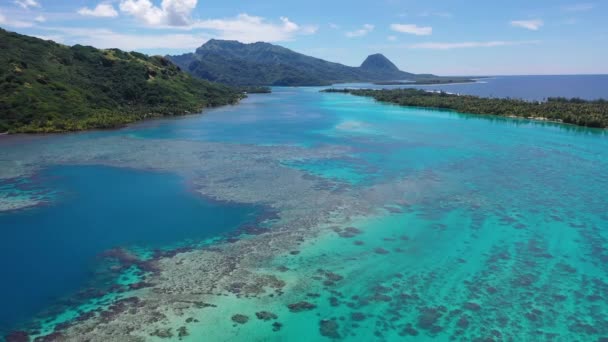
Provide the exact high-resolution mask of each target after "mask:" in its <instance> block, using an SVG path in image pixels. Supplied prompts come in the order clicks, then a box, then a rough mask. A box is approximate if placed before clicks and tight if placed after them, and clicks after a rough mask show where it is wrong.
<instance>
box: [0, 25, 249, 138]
mask: <svg viewBox="0 0 608 342" xmlns="http://www.w3.org/2000/svg"><path fill="white" fill-rule="evenodd" d="M241 97H242V95H241V94H240V93H239V92H237V91H235V90H233V89H232V88H229V87H227V86H223V85H218V84H213V83H210V82H208V81H204V80H200V79H196V78H193V77H191V76H190V75H188V74H187V73H184V72H182V71H181V70H180V68H179V67H177V66H176V65H174V64H173V63H171V61H169V60H168V59H166V58H164V57H160V56H154V57H148V56H146V55H143V54H140V53H136V52H124V51H121V50H118V49H109V50H98V49H95V48H92V47H87V46H81V45H75V46H72V47H68V46H64V45H60V44H56V43H54V42H51V41H44V40H41V39H38V38H34V37H29V36H24V35H20V34H17V33H12V32H8V31H5V30H2V29H0V132H5V131H9V132H62V131H73V130H84V129H91V128H111V127H117V126H120V125H123V124H125V123H128V122H132V121H135V120H140V119H144V118H149V117H156V116H164V115H180V114H185V113H188V112H198V111H200V110H201V109H202V108H204V107H211V106H219V105H225V104H231V103H235V102H237V101H238V100H239V99H240V98H241Z"/></svg>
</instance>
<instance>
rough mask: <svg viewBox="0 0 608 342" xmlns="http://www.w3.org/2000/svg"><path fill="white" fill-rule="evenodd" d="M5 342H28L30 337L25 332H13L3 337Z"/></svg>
mask: <svg viewBox="0 0 608 342" xmlns="http://www.w3.org/2000/svg"><path fill="white" fill-rule="evenodd" d="M4 340H5V341H6V342H29V341H30V336H29V335H28V333H26V332H25V331H13V332H11V333H10V334H8V335H6V336H5V337H4Z"/></svg>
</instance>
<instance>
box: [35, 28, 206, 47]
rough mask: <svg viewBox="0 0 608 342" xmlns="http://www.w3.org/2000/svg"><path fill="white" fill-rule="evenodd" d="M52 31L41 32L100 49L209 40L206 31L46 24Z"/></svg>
mask: <svg viewBox="0 0 608 342" xmlns="http://www.w3.org/2000/svg"><path fill="white" fill-rule="evenodd" d="M44 29H45V30H46V31H47V32H49V34H46V35H39V36H38V37H41V38H43V39H52V40H55V41H57V42H61V43H64V44H69V45H73V44H82V45H90V46H94V47H96V48H99V49H108V48H118V49H122V50H127V51H131V50H145V49H188V50H190V49H195V48H197V47H199V46H201V45H202V44H203V43H205V42H206V41H207V40H209V38H210V36H209V35H207V34H152V35H147V34H123V33H118V32H115V31H112V30H108V29H89V28H72V27H47V28H44Z"/></svg>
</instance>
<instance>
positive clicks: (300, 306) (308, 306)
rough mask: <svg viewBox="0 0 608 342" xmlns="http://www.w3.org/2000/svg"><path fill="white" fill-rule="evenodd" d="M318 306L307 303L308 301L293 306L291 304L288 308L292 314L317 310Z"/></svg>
mask: <svg viewBox="0 0 608 342" xmlns="http://www.w3.org/2000/svg"><path fill="white" fill-rule="evenodd" d="M316 307H317V306H316V305H315V304H312V303H309V302H306V301H301V302H298V303H293V304H289V305H287V308H289V311H291V312H302V311H309V310H312V309H315V308H316Z"/></svg>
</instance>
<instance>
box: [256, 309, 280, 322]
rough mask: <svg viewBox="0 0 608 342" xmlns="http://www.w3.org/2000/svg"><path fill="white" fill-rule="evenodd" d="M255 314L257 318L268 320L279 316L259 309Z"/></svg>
mask: <svg viewBox="0 0 608 342" xmlns="http://www.w3.org/2000/svg"><path fill="white" fill-rule="evenodd" d="M255 316H256V317H257V318H258V319H261V320H263V321H270V320H273V319H277V318H279V317H278V316H277V315H275V314H274V313H272V312H270V311H260V312H256V313H255Z"/></svg>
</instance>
